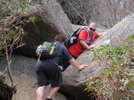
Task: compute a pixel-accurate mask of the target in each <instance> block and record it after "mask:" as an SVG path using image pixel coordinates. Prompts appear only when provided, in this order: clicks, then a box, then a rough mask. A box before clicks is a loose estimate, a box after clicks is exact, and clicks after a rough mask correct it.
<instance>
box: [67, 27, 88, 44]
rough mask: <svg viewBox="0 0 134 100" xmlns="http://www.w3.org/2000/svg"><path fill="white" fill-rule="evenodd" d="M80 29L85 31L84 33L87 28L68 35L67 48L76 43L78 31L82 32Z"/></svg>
mask: <svg viewBox="0 0 134 100" xmlns="http://www.w3.org/2000/svg"><path fill="white" fill-rule="evenodd" d="M82 29H85V30H86V31H87V29H88V28H87V27H81V28H78V29H77V30H76V31H74V32H73V33H72V34H71V35H70V37H69V39H68V44H69V46H70V45H73V44H75V43H76V42H77V37H78V35H79V33H80V31H81V30H82Z"/></svg>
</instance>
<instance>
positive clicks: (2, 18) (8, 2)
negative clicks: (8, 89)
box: [0, 0, 36, 100]
mask: <svg viewBox="0 0 134 100" xmlns="http://www.w3.org/2000/svg"><path fill="white" fill-rule="evenodd" d="M29 5H30V3H29V2H28V1H27V0H21V1H20V0H19V1H18V0H5V1H4V0H3V1H1V5H0V8H1V9H0V59H3V58H5V59H6V66H5V70H4V71H3V72H2V73H0V80H1V79H2V78H1V76H2V75H3V74H4V73H6V72H7V73H8V75H9V78H10V80H11V86H12V87H14V80H13V77H12V72H11V69H10V64H11V56H12V52H13V50H14V49H16V48H19V47H22V46H23V45H25V43H23V37H24V36H26V35H27V33H26V32H25V31H24V30H23V27H24V26H25V25H26V24H27V23H29V22H34V23H35V22H36V18H35V17H29V18H28V16H27V11H26V9H27V8H28V7H29ZM3 100H4V99H3Z"/></svg>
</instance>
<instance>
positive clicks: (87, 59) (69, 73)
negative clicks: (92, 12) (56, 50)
mask: <svg viewBox="0 0 134 100" xmlns="http://www.w3.org/2000/svg"><path fill="white" fill-rule="evenodd" d="M133 22H134V14H132V15H129V16H127V17H126V18H124V19H123V20H122V21H121V22H119V23H117V24H116V25H115V26H114V27H113V28H111V29H110V30H109V31H107V33H105V34H103V35H102V36H101V37H100V38H98V39H97V40H96V41H95V42H94V44H96V45H97V46H96V48H100V45H105V43H106V41H110V43H109V44H112V45H117V44H119V43H122V42H123V41H122V40H121V39H127V37H128V36H129V35H130V34H134V27H133V26H134V23H133ZM113 37H114V38H113ZM117 40H118V41H120V42H117ZM87 53H90V51H85V52H83V53H82V54H81V55H80V56H79V57H78V58H77V62H78V63H79V64H83V63H84V64H88V65H89V66H88V67H87V68H86V69H83V70H81V71H79V70H77V69H76V68H74V67H73V66H72V65H70V66H69V67H68V68H67V69H66V70H65V71H64V72H63V85H62V87H61V88H60V92H62V93H65V94H69V95H71V96H73V95H75V96H76V97H77V98H79V99H78V100H90V99H89V97H88V96H87V95H85V94H86V93H85V92H83V91H82V90H83V89H84V88H85V87H86V82H87V81H86V80H87V79H89V78H90V77H95V76H97V75H98V74H99V72H98V70H99V69H100V67H99V66H97V62H96V61H92V57H93V54H92V53H90V54H87Z"/></svg>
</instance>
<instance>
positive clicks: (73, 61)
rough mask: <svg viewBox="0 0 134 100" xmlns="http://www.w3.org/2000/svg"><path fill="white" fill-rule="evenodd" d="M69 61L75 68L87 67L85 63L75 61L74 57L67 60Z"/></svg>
mask: <svg viewBox="0 0 134 100" xmlns="http://www.w3.org/2000/svg"><path fill="white" fill-rule="evenodd" d="M69 63H70V64H71V65H73V66H74V67H75V68H77V69H79V70H81V69H84V68H86V67H88V65H87V64H82V65H79V64H78V63H77V62H76V60H75V59H74V58H72V59H70V60H69Z"/></svg>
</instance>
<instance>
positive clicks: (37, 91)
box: [36, 86, 46, 100]
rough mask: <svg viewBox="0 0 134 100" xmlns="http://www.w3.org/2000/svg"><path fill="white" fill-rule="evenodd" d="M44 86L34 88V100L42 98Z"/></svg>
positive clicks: (41, 99)
mask: <svg viewBox="0 0 134 100" xmlns="http://www.w3.org/2000/svg"><path fill="white" fill-rule="evenodd" d="M45 87H46V86H40V87H38V89H37V90H36V100H43V93H44V89H45Z"/></svg>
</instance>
